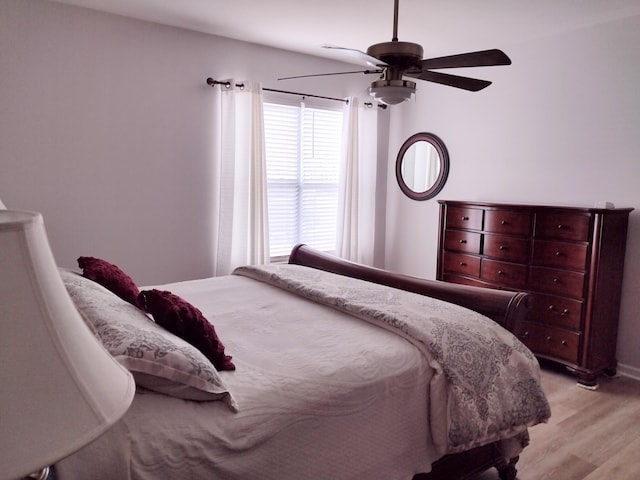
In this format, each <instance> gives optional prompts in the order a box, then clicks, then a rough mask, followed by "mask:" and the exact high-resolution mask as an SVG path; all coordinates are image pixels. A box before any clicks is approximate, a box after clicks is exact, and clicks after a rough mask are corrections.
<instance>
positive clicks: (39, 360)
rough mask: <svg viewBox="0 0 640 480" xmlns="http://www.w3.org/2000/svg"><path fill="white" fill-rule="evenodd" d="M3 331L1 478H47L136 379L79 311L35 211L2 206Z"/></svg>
mask: <svg viewBox="0 0 640 480" xmlns="http://www.w3.org/2000/svg"><path fill="white" fill-rule="evenodd" d="M0 328H1V330H2V331H1V332H0V480H15V479H20V478H23V477H25V476H27V475H30V474H33V472H38V473H37V474H36V475H32V477H31V478H46V472H47V468H48V466H49V465H52V464H54V463H55V462H57V461H58V460H61V459H62V458H64V457H66V456H68V455H70V454H72V453H73V452H75V451H77V450H79V449H80V448H82V447H83V446H85V445H87V444H88V443H90V442H92V441H93V440H94V439H96V438H97V437H98V436H100V435H101V434H102V433H104V432H105V431H106V430H107V429H108V428H109V427H110V426H111V425H113V424H114V423H115V422H116V421H117V420H118V419H119V418H120V417H121V416H122V415H123V414H124V413H125V412H126V410H127V409H128V408H129V405H130V403H131V401H132V399H133V394H134V393H135V384H134V381H133V377H132V376H131V374H130V373H129V372H128V371H127V370H125V369H124V368H123V367H122V366H121V365H120V364H119V363H118V362H117V361H116V360H115V359H114V358H113V357H111V356H110V355H109V353H108V352H107V351H106V350H105V349H104V348H103V346H102V345H101V344H100V342H99V341H98V340H97V339H96V337H95V336H94V335H93V333H92V332H91V330H90V329H89V328H88V327H87V325H86V324H85V323H84V321H83V319H82V317H81V316H80V314H79V313H78V311H77V310H76V308H75V306H74V304H73V302H72V300H71V298H70V297H69V295H68V293H67V290H66V288H65V286H64V284H63V283H62V280H61V278H60V274H59V272H58V268H57V265H56V262H55V260H54V258H53V254H52V253H51V249H50V247H49V242H48V239H47V235H46V232H45V228H44V222H43V219H42V215H41V214H39V213H34V212H26V211H17V210H6V209H0ZM37 475H40V477H38V476H37Z"/></svg>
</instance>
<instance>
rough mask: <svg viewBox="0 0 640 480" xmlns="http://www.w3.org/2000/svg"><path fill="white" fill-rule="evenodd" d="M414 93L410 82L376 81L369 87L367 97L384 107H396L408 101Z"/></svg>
mask: <svg viewBox="0 0 640 480" xmlns="http://www.w3.org/2000/svg"><path fill="white" fill-rule="evenodd" d="M415 91H416V83H415V82H412V81H411V80H376V81H375V82H373V83H372V84H371V87H369V95H371V96H372V97H373V98H375V99H376V100H377V101H378V102H380V103H383V104H385V105H397V104H399V103H402V102H404V101H406V100H409V99H410V98H411V96H412V95H413V94H414V93H415Z"/></svg>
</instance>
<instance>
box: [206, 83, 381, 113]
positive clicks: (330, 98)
mask: <svg viewBox="0 0 640 480" xmlns="http://www.w3.org/2000/svg"><path fill="white" fill-rule="evenodd" d="M207 85H209V86H211V87H214V86H216V85H224V86H225V87H227V88H230V87H231V83H229V82H221V81H220V80H214V79H213V78H211V77H209V78H207ZM236 87H238V88H239V89H241V90H242V89H243V88H244V83H236ZM262 90H266V91H267V92H276V93H285V94H287V95H299V96H301V97H312V98H322V99H325V100H334V101H336V102H344V103H346V104H348V103H349V100H348V99H346V98H333V97H323V96H322V95H312V94H310V93H299V92H289V91H287V90H276V89H274V88H263V89H262ZM365 106H367V107H369V108H371V107H373V103H371V102H366V103H365ZM380 106H381V107H382V108H386V107H387V106H386V105H380Z"/></svg>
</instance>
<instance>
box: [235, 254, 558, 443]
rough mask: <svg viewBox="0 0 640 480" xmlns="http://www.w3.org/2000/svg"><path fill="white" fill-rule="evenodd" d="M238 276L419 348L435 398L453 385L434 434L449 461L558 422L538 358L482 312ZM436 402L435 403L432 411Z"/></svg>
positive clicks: (303, 270)
mask: <svg viewBox="0 0 640 480" xmlns="http://www.w3.org/2000/svg"><path fill="white" fill-rule="evenodd" d="M233 273H234V274H235V275H243V276H246V277H250V278H253V279H255V280H258V281H261V282H265V283H268V284H271V285H274V286H277V287H279V288H282V289H284V290H287V291H290V292H293V293H295V294H297V295H300V296H302V297H305V298H307V299H309V300H312V301H314V302H317V303H321V304H324V305H328V306H332V307H334V308H337V309H339V310H341V311H344V312H347V313H350V314H352V315H354V316H356V317H358V318H362V319H364V320H367V321H369V322H371V323H374V324H376V325H379V326H381V327H384V328H387V329H390V330H392V331H394V332H396V333H398V334H400V335H402V336H404V337H405V338H407V339H408V340H410V341H411V342H412V343H413V344H414V345H416V346H417V347H418V348H419V349H420V350H421V352H422V353H423V354H424V355H425V357H426V358H427V360H428V361H429V364H430V366H431V367H432V368H433V369H434V370H435V374H434V379H433V381H432V384H431V385H432V390H434V391H435V390H437V388H434V385H436V384H438V383H440V382H443V381H444V384H445V389H444V390H445V392H446V399H445V401H446V405H447V413H446V416H447V417H448V418H445V419H443V418H433V415H432V425H431V429H432V435H433V436H434V439H436V438H437V437H440V436H441V435H438V432H437V430H442V429H444V432H441V433H442V434H443V435H446V442H447V444H448V445H447V446H446V451H447V453H453V452H457V451H462V450H467V449H469V448H473V447H476V446H479V445H484V444H486V443H490V442H493V441H496V440H501V439H505V438H509V437H512V436H514V435H516V434H518V433H521V432H524V431H526V429H527V427H528V426H532V425H535V424H537V423H541V422H546V421H547V419H548V418H549V417H550V414H551V412H550V408H549V404H548V402H547V399H546V397H545V394H544V392H543V391H542V388H541V386H540V378H539V373H540V372H539V366H538V362H537V360H536V359H535V357H534V356H533V354H532V353H531V351H530V350H529V349H527V347H525V346H524V345H523V344H522V343H521V342H520V341H519V340H518V339H517V338H516V337H515V336H513V335H512V334H511V333H509V332H508V331H506V330H505V329H503V328H502V327H500V326H499V325H498V324H496V323H495V322H493V321H492V320H491V319H489V318H487V317H485V316H483V315H481V314H479V313H477V312H474V311H472V310H469V309H466V308H464V307H460V306H458V305H454V304H451V303H447V302H443V301H441V300H437V299H434V298H431V297H426V296H423V295H418V294H415V293H411V292H406V291H403V290H398V289H394V288H390V287H386V286H382V285H377V284H372V283H369V282H365V281H362V280H357V279H354V278H350V277H345V276H342V275H336V274H333V273H328V272H324V271H321V270H316V269H313V268H308V267H301V266H298V265H268V266H246V267H240V268H238V269H236V270H235V271H234V272H233ZM436 400H437V399H434V398H433V397H431V403H432V407H433V403H434V402H435V401H436ZM438 421H441V422H444V423H443V424H442V425H441V426H438V425H437V423H438ZM434 429H435V430H436V431H434Z"/></svg>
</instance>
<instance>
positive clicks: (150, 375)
mask: <svg viewBox="0 0 640 480" xmlns="http://www.w3.org/2000/svg"><path fill="white" fill-rule="evenodd" d="M60 275H61V277H62V280H63V282H64V284H65V286H66V287H67V291H68V292H69V295H70V296H71V299H72V300H73V302H74V303H75V305H76V308H77V309H78V311H79V312H80V313H81V314H82V316H83V318H84V319H85V321H86V322H87V323H88V324H89V326H90V327H91V328H93V330H94V332H96V336H97V337H98V338H99V339H100V340H101V342H102V344H103V345H104V346H105V348H106V349H107V350H108V351H109V353H111V355H113V356H114V357H115V359H116V360H118V361H119V362H120V363H121V364H122V365H123V366H124V367H126V368H127V369H128V370H129V371H130V372H131V373H132V374H133V377H134V378H135V380H136V384H137V385H138V386H141V387H144V388H146V389H148V390H153V391H155V392H158V393H163V394H165V395H170V396H173V397H178V398H183V399H186V400H199V401H204V400H221V401H223V402H225V403H226V404H227V405H228V406H229V407H230V408H231V409H232V410H233V411H237V405H236V402H235V400H234V398H233V396H232V395H231V392H230V391H229V390H228V388H227V387H226V385H225V383H224V381H223V379H222V377H221V376H220V373H219V372H218V371H216V369H215V368H214V367H213V365H212V364H211V362H210V361H209V360H207V358H206V357H205V356H204V355H203V354H202V353H201V352H200V351H198V350H197V349H196V348H194V347H193V346H192V345H190V344H189V343H187V342H185V341H184V340H182V339H180V338H178V337H176V336H175V335H173V334H172V333H170V332H168V331H166V330H165V329H164V328H162V327H161V326H159V325H156V324H155V322H154V321H153V320H151V318H149V316H148V315H147V314H145V313H144V312H143V311H142V310H140V309H139V308H137V307H134V306H133V305H131V304H130V303H127V302H125V301H124V300H122V299H120V298H118V297H117V296H116V295H114V294H113V293H112V292H110V291H109V290H107V289H106V288H104V287H102V286H101V285H98V284H97V283H95V282H92V281H90V280H88V279H86V278H84V277H82V276H81V275H79V274H77V273H74V272H70V271H67V270H63V269H61V270H60Z"/></svg>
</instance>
